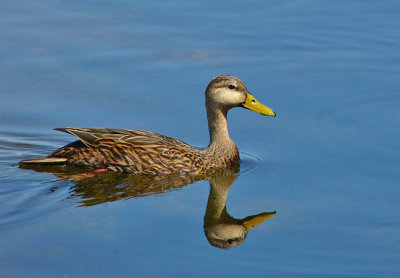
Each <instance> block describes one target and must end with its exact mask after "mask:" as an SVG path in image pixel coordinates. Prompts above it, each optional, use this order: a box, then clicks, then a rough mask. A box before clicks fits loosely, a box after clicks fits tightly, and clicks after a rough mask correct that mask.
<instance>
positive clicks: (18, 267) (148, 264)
mask: <svg viewBox="0 0 400 278" xmlns="http://www.w3.org/2000/svg"><path fill="white" fill-rule="evenodd" d="M0 30H1V32H0V42H1V44H0V64H1V66H0V95H1V100H0V276H1V277H111V276H112V277H217V276H220V277H267V276H268V277H399V276H400V267H399V266H398V262H399V261H400V240H399V236H398V235H399V233H400V221H399V215H400V205H399V199H400V190H399V184H400V183H399V181H400V171H399V165H400V140H399V138H400V115H399V107H400V78H399V76H400V66H399V65H400V48H399V45H400V36H399V30H400V3H399V2H398V1H394V0H393V1H390V0H387V1H367V0H363V1H361V0H359V1H356V0H354V1H316V0H309V1H300V0H299V1H247V2H243V3H240V2H232V1H218V2H215V1H201V2H194V1H173V2H172V1H151V2H150V1H147V2H145V1H114V2H106V1H100V2H93V1H35V2H31V1H25V0H22V1H14V2H3V3H1V4H0ZM219 74H234V75H237V76H238V77H239V78H241V79H242V80H243V81H244V82H245V84H246V85H247V87H248V89H249V90H250V92H252V93H253V94H254V96H255V97H256V98H257V99H258V100H259V101H261V102H263V103H264V104H266V105H267V106H269V107H271V108H273V109H274V110H275V111H276V112H277V115H278V117H277V118H269V117H268V118H265V117H262V116H260V115H258V114H255V113H252V112H250V111H247V110H243V109H239V108H238V109H234V110H232V111H231V112H230V113H229V130H230V135H231V137H232V138H233V140H234V141H235V142H236V143H237V145H238V147H239V149H240V151H241V152H242V158H243V160H242V162H241V165H240V171H239V172H238V173H236V175H237V179H236V180H234V179H233V180H234V181H233V184H232V185H231V187H230V189H229V194H228V198H227V204H226V206H227V211H228V213H229V214H230V215H231V216H232V217H234V218H237V219H242V218H245V217H247V216H249V215H255V214H258V213H261V212H271V211H276V215H275V216H274V217H272V218H270V219H268V220H266V221H265V222H264V223H262V224H260V225H259V226H257V227H255V228H253V229H252V230H250V231H249V232H248V235H247V238H246V240H245V241H244V242H243V243H242V244H240V245H239V246H237V247H234V248H231V249H228V250H223V249H220V248H216V247H214V246H212V245H210V244H209V242H208V240H207V239H206V236H205V234H204V230H203V225H204V215H205V212H206V209H207V200H208V196H209V192H210V183H209V182H208V181H206V180H203V181H197V182H194V183H188V184H185V185H184V186H182V187H180V186H176V187H175V188H174V187H169V186H166V187H165V188H162V187H160V184H156V185H155V186H154V188H153V187H152V188H148V189H141V190H142V191H140V190H139V189H138V188H137V186H142V185H143V184H142V183H140V182H137V181H135V182H136V183H134V184H135V185H134V186H132V184H131V183H132V181H131V180H128V181H127V180H125V178H126V177H124V176H122V177H121V176H113V175H111V176H107V175H106V176H99V177H97V180H95V181H93V180H91V181H92V182H88V183H86V184H85V182H79V181H76V180H71V179H59V176H57V174H51V173H48V172H37V171H33V170H27V169H21V168H19V167H18V162H19V161H21V160H23V159H28V158H33V157H38V156H43V155H47V154H49V153H50V152H52V151H54V150H55V149H57V148H59V147H61V146H63V145H65V144H67V143H69V142H71V141H72V140H74V138H72V137H71V136H69V135H67V134H63V133H60V132H57V131H54V130H52V129H53V128H55V127H67V126H73V127H114V128H132V129H142V130H150V131H155V132H157V133H161V134H165V135H168V136H172V137H175V138H178V139H181V140H183V141H185V142H188V143H190V144H192V145H195V146H201V147H204V146H207V144H208V138H209V136H208V129H207V121H206V118H205V109H204V90H205V88H206V86H207V84H208V82H209V80H210V79H211V78H212V77H214V76H216V75H219ZM233 175H235V174H233ZM110 179H111V180H112V182H110ZM115 180H117V181H115ZM137 184H139V185H137ZM167 185H169V184H168V183H167ZM93 200H95V202H94V201H93ZM101 200H102V201H101ZM85 202H86V203H85ZM87 202H89V203H90V204H91V205H89V206H85V204H86V205H87V204H88V203H87ZM93 202H94V203H93Z"/></svg>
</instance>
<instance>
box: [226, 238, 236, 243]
mask: <svg viewBox="0 0 400 278" xmlns="http://www.w3.org/2000/svg"><path fill="white" fill-rule="evenodd" d="M235 241H236V240H234V239H228V243H229V244H234V243H235Z"/></svg>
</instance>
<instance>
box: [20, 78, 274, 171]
mask: <svg viewBox="0 0 400 278" xmlns="http://www.w3.org/2000/svg"><path fill="white" fill-rule="evenodd" d="M205 96H206V109H207V119H208V128H209V132H210V143H209V145H208V147H207V148H205V149H198V148H195V147H192V146H190V145H188V144H186V143H184V142H182V141H180V140H177V139H174V138H171V137H167V136H163V135H160V134H157V133H153V132H148V131H140V130H130V129H108V128H56V130H60V131H63V132H67V133H69V134H72V135H74V136H76V137H78V138H79V140H77V141H75V142H73V143H70V144H68V145H66V146H64V147H62V148H60V149H58V150H56V151H55V152H54V153H52V154H50V155H48V156H46V157H43V158H39V159H31V160H24V161H22V163H24V164H65V165H74V166H81V167H89V168H92V169H96V170H100V171H101V170H110V171H116V172H131V173H143V174H171V173H181V174H184V175H198V174H200V173H202V172H206V171H209V170H212V169H216V168H223V167H228V166H231V165H233V164H235V163H236V162H237V161H239V159H240V156H239V151H238V148H237V146H236V144H235V143H234V142H233V141H232V139H231V138H230V137H229V134H228V126H227V114H228V110H229V109H231V108H234V107H244V108H247V109H249V110H252V111H255V112H257V113H260V114H261V115H265V116H273V117H275V112H274V111H273V110H271V109H270V108H268V107H266V106H264V105H263V104H261V103H260V102H258V101H257V100H256V99H255V98H254V97H253V96H252V95H251V94H250V93H249V91H248V90H247V88H246V86H245V85H244V83H243V82H242V81H241V80H240V79H239V78H237V77H235V76H232V75H221V76H217V77H215V78H214V79H212V80H211V82H210V83H209V84H208V86H207V89H206V92H205Z"/></svg>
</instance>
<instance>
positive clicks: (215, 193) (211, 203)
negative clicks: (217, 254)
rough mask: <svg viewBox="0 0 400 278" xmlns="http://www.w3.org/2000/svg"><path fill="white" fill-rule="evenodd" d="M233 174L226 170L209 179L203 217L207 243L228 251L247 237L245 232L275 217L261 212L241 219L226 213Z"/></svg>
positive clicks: (269, 213) (272, 214)
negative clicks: (208, 192) (208, 193)
mask: <svg viewBox="0 0 400 278" xmlns="http://www.w3.org/2000/svg"><path fill="white" fill-rule="evenodd" d="M235 179H236V176H235V172H234V171H232V170H229V169H227V170H226V171H224V172H223V173H219V174H218V175H213V176H212V177H211V178H210V186H211V189H210V195H209V197H208V203H207V209H206V213H205V216H204V233H205V235H206V237H207V240H208V241H209V243H210V244H211V245H213V246H215V247H218V248H223V249H229V248H232V247H235V246H238V245H239V244H241V243H243V241H244V240H245V239H246V237H247V232H248V231H249V230H250V229H251V228H253V227H255V226H257V225H259V224H261V223H262V222H264V221H265V220H267V219H268V218H271V217H272V216H274V215H275V211H274V212H263V213H259V214H256V215H251V216H248V217H245V218H243V219H236V218H233V217H232V216H230V215H229V214H228V212H227V211H226V199H227V196H228V191H229V188H230V186H231V185H232V184H233V182H234V181H235Z"/></svg>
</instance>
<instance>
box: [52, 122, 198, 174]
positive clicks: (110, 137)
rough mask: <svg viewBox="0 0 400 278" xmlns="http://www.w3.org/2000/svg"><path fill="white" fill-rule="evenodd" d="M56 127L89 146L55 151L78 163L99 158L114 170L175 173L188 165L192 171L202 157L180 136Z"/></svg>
mask: <svg viewBox="0 0 400 278" xmlns="http://www.w3.org/2000/svg"><path fill="white" fill-rule="evenodd" d="M56 130H59V131H63V132H67V133H69V134H71V135H74V136H76V137H78V138H79V139H80V140H81V142H82V143H83V144H84V145H85V146H87V148H79V149H78V148H76V149H71V147H69V148H68V146H66V147H65V148H61V149H60V150H58V151H56V152H55V153H54V154H53V155H51V156H52V157H60V156H69V157H71V160H72V161H73V162H74V163H75V164H84V163H85V161H90V162H91V161H96V163H99V164H102V165H104V167H106V168H108V169H110V170H114V171H128V172H141V173H172V172H175V171H185V169H187V171H188V172H189V171H191V170H192V169H193V168H195V167H197V166H198V164H199V162H200V161H201V159H200V157H198V156H197V155H196V152H197V149H195V148H193V147H191V146H189V145H188V144H186V143H184V142H182V141H180V140H177V139H174V138H171V137H167V136H164V135H160V134H157V133H153V132H148V131H141V130H130V129H108V128H57V129H56ZM71 152H72V155H71ZM93 156H95V157H93ZM93 158H95V159H93Z"/></svg>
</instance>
